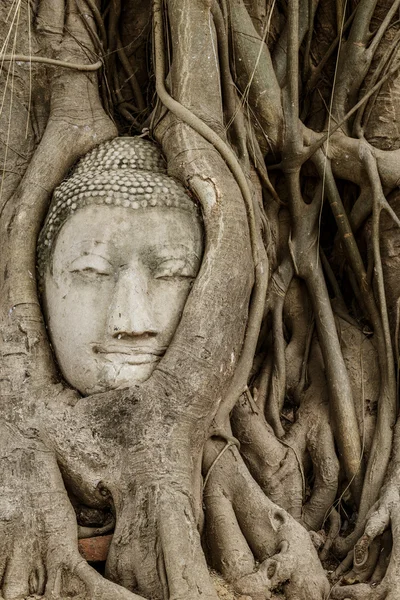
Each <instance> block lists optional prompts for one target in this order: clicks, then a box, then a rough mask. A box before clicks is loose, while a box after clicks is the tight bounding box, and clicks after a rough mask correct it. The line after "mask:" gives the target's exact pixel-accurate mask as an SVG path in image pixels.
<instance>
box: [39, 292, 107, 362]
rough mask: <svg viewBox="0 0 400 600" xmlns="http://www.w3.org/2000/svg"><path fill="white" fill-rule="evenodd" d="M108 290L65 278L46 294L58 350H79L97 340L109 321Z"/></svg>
mask: <svg viewBox="0 0 400 600" xmlns="http://www.w3.org/2000/svg"><path fill="white" fill-rule="evenodd" d="M108 296H109V293H107V292H106V291H105V290H102V291H101V292H100V291H99V290H98V289H94V288H93V287H91V286H85V287H83V286H79V287H78V286H74V285H72V284H71V282H64V283H63V285H60V286H59V287H55V286H53V287H52V289H50V288H49V290H48V293H47V294H46V305H47V314H48V325H49V330H50V334H51V337H52V339H53V344H54V345H55V346H56V348H55V349H56V351H57V352H62V353H63V354H70V353H75V352H76V351H78V352H79V349H80V348H84V347H85V346H89V345H90V344H92V343H93V342H96V341H98V339H99V336H100V335H101V334H104V327H105V323H106V321H107V306H108V304H109V299H108Z"/></svg>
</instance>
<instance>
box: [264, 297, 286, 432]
mask: <svg viewBox="0 0 400 600" xmlns="http://www.w3.org/2000/svg"><path fill="white" fill-rule="evenodd" d="M284 299H285V298H284V296H283V297H278V298H276V300H277V301H276V303H275V306H274V309H273V313H272V315H273V317H272V321H273V339H274V348H273V352H274V367H273V372H272V380H271V384H270V393H269V399H268V402H267V406H266V417H267V420H268V422H269V423H270V425H271V426H272V428H273V430H274V432H275V435H276V436H277V437H278V438H281V437H283V435H284V433H285V430H284V429H283V427H282V425H281V419H280V415H281V411H282V408H283V403H284V401H285V389H286V361H285V340H284V337H283V318H282V313H283V303H284Z"/></svg>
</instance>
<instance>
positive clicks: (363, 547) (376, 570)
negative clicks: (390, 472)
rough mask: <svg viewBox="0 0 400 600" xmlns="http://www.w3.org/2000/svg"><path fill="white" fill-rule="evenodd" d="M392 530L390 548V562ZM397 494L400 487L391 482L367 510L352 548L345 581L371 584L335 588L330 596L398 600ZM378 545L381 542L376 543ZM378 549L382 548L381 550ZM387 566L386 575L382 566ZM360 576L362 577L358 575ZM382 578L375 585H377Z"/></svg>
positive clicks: (399, 513) (399, 542)
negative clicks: (357, 538) (367, 581)
mask: <svg viewBox="0 0 400 600" xmlns="http://www.w3.org/2000/svg"><path fill="white" fill-rule="evenodd" d="M389 525H390V527H391V530H392V535H393V547H392V552H391V555H390V559H389V551H390V535H388V532H387V531H386V530H387V528H388V527H389ZM399 529H400V493H399V487H398V486H397V485H395V483H394V482H390V483H389V484H388V485H387V486H386V487H385V488H384V490H383V493H382V495H381V497H380V499H379V500H378V502H377V503H376V504H375V505H374V507H373V508H372V510H371V511H370V514H369V517H368V519H367V523H366V526H365V529H364V534H363V536H362V537H361V538H360V540H359V541H358V542H357V544H356V546H355V549H354V568H353V571H352V572H351V574H350V576H348V577H347V580H349V579H351V578H353V580H354V579H355V578H356V577H357V576H358V580H362V581H363V580H364V581H365V580H366V578H367V577H368V576H369V577H370V578H371V585H369V584H366V583H360V584H357V585H346V586H342V587H338V588H335V590H333V592H332V597H333V598H337V599H339V600H341V599H344V598H349V599H350V600H361V599H362V600H397V598H398V597H399V595H400V561H399V557H400V540H399V535H398V532H399ZM379 542H381V543H380V544H379ZM380 546H381V547H380ZM387 563H388V566H387V569H386V573H385V574H384V567H385V565H386V564H387ZM360 574H361V575H360ZM383 574H384V576H383V579H382V581H381V582H380V583H378V585H376V583H377V582H378V581H379V579H380V578H381V577H382V575H383Z"/></svg>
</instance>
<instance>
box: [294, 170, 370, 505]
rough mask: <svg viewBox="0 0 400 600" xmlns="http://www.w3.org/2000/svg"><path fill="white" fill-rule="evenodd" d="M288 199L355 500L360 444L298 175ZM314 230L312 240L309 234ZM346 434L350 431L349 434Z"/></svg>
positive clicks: (312, 212) (313, 210)
mask: <svg viewBox="0 0 400 600" xmlns="http://www.w3.org/2000/svg"><path fill="white" fill-rule="evenodd" d="M286 177H287V180H288V186H289V191H290V196H291V203H292V205H291V212H292V222H293V230H292V239H291V241H290V247H291V249H292V255H293V259H294V262H295V268H296V269H297V273H298V275H299V276H300V277H301V278H302V279H304V282H305V284H306V286H307V289H308V292H309V297H310V300H311V302H312V305H313V311H314V316H315V324H316V329H317V333H318V339H319V342H320V347H321V351H322V355H323V358H324V364H325V369H326V378H327V383H328V389H329V399H330V403H331V406H332V410H333V415H334V419H335V431H336V440H337V443H338V446H339V453H340V454H341V456H342V459H343V463H344V468H345V470H346V474H347V477H348V480H349V481H351V486H352V492H353V495H354V498H355V499H356V501H358V500H359V499H360V496H361V489H362V476H363V469H362V462H361V461H362V456H361V441H360V436H359V431H358V423H357V417H356V412H355V407H354V402H353V395H352V390H351V386H350V380H349V376H348V373H347V369H346V365H345V363H344V359H343V355H342V351H341V348H340V342H339V338H338V334H337V330H336V324H335V320H334V316H333V313H332V307H331V303H330V298H329V294H328V291H327V288H326V284H325V279H324V276H323V273H322V267H321V261H320V260H319V258H318V254H317V252H316V250H317V231H316V223H317V222H318V215H319V205H318V203H316V204H314V203H312V204H311V205H306V204H305V203H304V201H303V199H302V195H301V190H300V181H299V172H298V171H296V172H289V173H287V174H286ZM310 230H311V231H312V230H314V232H315V233H314V236H315V239H314V238H310V235H309V231H310ZM349 432H351V433H350V434H349Z"/></svg>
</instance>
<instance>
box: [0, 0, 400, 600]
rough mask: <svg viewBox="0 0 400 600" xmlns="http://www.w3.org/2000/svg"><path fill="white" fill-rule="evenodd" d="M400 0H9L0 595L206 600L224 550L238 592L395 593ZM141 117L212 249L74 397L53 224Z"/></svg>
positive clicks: (0, 37)
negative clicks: (60, 356) (135, 369)
mask: <svg viewBox="0 0 400 600" xmlns="http://www.w3.org/2000/svg"><path fill="white" fill-rule="evenodd" d="M399 6H400V1H399V0H360V1H359V2H342V1H341V0H336V1H335V2H334V1H333V0H315V1H314V0H313V1H311V2H309V1H306V0H290V2H287V3H286V2H275V1H274V2H270V1H269V0H179V1H178V0H165V1H164V2H162V1H161V0H153V2H152V3H150V2H146V1H143V0H51V1H50V0H4V1H3V2H2V3H1V6H0V23H1V24H0V86H1V100H0V128H1V142H2V143H1V145H0V157H1V169H2V182H1V187H0V240H1V242H0V243H1V246H0V249H1V253H0V361H1V363H0V414H1V417H0V459H1V460H0V481H1V492H0V539H1V540H2V542H1V547H0V597H2V598H4V600H14V599H15V600H16V599H17V598H28V597H29V596H31V595H37V596H40V597H45V598H47V599H54V598H60V599H61V598H67V597H68V598H70V597H73V598H79V599H80V600H86V599H87V600H89V599H93V600H94V599H96V600H97V599H104V600H106V599H107V600H108V599H110V598H116V599H121V600H122V599H126V600H128V599H129V598H131V599H133V600H134V599H135V598H137V599H139V598H142V599H143V598H146V599H149V600H150V599H152V598H163V599H170V600H177V599H180V598H182V599H183V598H185V600H198V599H199V598H202V599H204V598H207V599H210V600H211V599H216V598H217V590H218V593H219V594H220V595H222V592H221V586H220V585H219V584H218V585H217V586H215V585H214V584H213V581H217V579H216V578H215V576H212V575H210V568H212V569H215V570H216V571H218V572H219V573H220V574H221V575H222V576H223V578H224V579H225V581H226V582H228V583H227V584H226V585H227V587H226V589H225V588H223V589H225V593H229V594H230V597H232V598H234V597H242V598H244V597H246V598H248V597H250V598H252V599H253V600H266V599H268V598H271V597H276V598H278V597H279V598H287V599H288V600H303V599H304V600H306V599H307V600H324V599H325V600H326V599H327V598H329V597H330V598H343V599H345V598H351V599H356V600H358V599H360V600H361V599H367V600H381V599H382V600H383V599H385V600H395V599H396V598H398V595H399V593H400V573H399V569H398V562H399V552H400V548H399V532H398V521H399V518H400V493H399V490H400V467H399V464H400V445H399V444H400V441H399V440H400V432H399V424H396V421H397V416H398V373H397V370H398V369H397V366H396V365H397V364H398V360H399V297H400V285H399V274H400V261H399V251H398V248H399V225H400V205H399V193H398V185H399V181H400V149H399V148H400V144H399V135H398V132H399V115H400V102H399V89H398V88H399V85H400V83H399V81H400V79H399V69H400V63H399V60H400V54H399V52H400V50H399V40H400V26H399V21H398V11H399ZM126 134H128V135H137V134H141V135H144V136H146V137H149V138H150V139H152V140H154V141H155V142H156V143H158V144H159V145H160V146H161V147H162V149H163V152H164V153H165V156H166V158H167V163H168V172H169V174H170V175H172V176H174V177H176V178H177V179H179V180H180V181H181V182H182V183H183V185H184V186H185V187H186V188H187V189H188V190H189V191H190V193H191V194H193V195H194V196H195V197H196V198H197V199H198V201H199V203H200V205H201V210H202V215H203V221H204V235H205V252H204V258H203V262H202V266H201V269H200V272H199V275H198V277H197V279H196V281H195V283H194V286H193V288H192V290H191V292H190V295H189V298H188V300H187V303H186V306H185V309H184V312H183V315H182V319H181V322H180V324H179V326H178V329H177V331H176V334H175V337H174V339H173V341H172V343H171V345H170V347H169V348H168V351H167V352H166V354H165V356H164V357H163V359H162V360H161V362H160V364H159V366H158V367H157V368H156V369H155V371H154V373H153V374H152V376H151V377H150V379H149V380H147V381H145V382H144V383H142V384H140V385H135V386H132V387H130V388H126V389H123V390H114V391H109V392H105V393H102V394H96V395H93V396H88V397H80V395H79V394H78V393H77V392H76V391H74V390H71V389H70V388H69V387H68V385H67V384H66V383H65V382H64V380H63V378H62V376H61V374H60V372H59V370H58V368H57V365H56V364H55V361H54V357H53V353H52V349H51V347H50V345H49V341H48V337H47V332H46V326H45V323H44V320H43V315H42V309H41V305H40V300H39V297H38V291H37V285H36V243H37V237H38V234H39V231H40V228H41V225H42V222H43V219H44V217H45V215H46V212H47V208H48V205H49V201H50V198H51V194H52V192H53V190H54V188H55V187H56V186H57V185H58V184H59V183H60V182H61V181H62V180H63V178H64V177H65V176H66V174H67V173H68V171H69V169H70V168H71V167H72V166H73V165H74V164H75V162H76V161H77V160H78V159H79V158H80V157H81V156H82V155H84V154H85V153H87V152H88V151H89V150H90V149H92V148H94V147H95V146H96V145H98V144H99V143H101V142H103V141H105V140H108V139H111V138H113V137H115V136H117V135H126ZM99 535H100V536H102V537H104V539H103V546H102V547H104V548H106V554H107V560H106V562H105V564H103V565H102V567H101V568H98V569H94V568H93V566H92V565H90V564H89V563H88V562H87V561H86V560H85V559H84V558H83V556H82V553H80V552H79V545H78V539H79V538H92V539H93V540H95V539H96V536H99ZM105 536H108V537H105ZM93 544H95V541H94V542H93ZM82 552H83V551H82ZM218 581H219V580H218ZM227 590H229V591H228V592H227Z"/></svg>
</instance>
